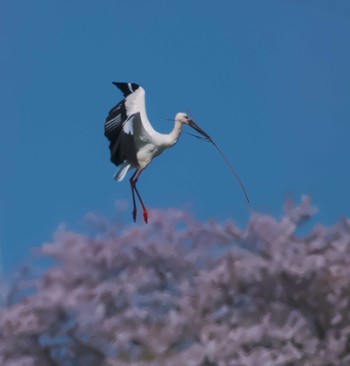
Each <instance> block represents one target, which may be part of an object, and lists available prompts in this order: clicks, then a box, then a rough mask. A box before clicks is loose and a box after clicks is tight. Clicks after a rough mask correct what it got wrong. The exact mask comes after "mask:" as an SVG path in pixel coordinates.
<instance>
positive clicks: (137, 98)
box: [106, 84, 186, 182]
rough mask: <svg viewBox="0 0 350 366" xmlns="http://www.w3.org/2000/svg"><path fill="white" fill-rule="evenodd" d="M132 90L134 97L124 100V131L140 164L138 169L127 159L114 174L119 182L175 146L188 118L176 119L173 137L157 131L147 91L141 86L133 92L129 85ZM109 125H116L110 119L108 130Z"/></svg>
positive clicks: (131, 94)
mask: <svg viewBox="0 0 350 366" xmlns="http://www.w3.org/2000/svg"><path fill="white" fill-rule="evenodd" d="M128 88H129V89H130V94H129V95H127V96H126V98H125V100H124V105H125V109H126V120H125V121H123V127H122V131H123V133H124V134H127V135H130V136H132V137H133V144H134V148H135V152H136V160H137V165H136V166H135V162H132V161H129V160H128V159H127V158H126V159H125V160H124V161H123V162H122V164H121V168H120V169H119V170H118V171H117V173H116V174H115V175H114V179H116V180H117V181H118V182H120V181H122V180H123V179H124V178H125V176H126V174H127V172H128V171H129V170H130V169H131V168H136V169H140V170H144V169H145V168H146V167H147V166H148V165H149V164H150V163H151V161H152V160H153V159H154V158H155V157H157V156H158V155H160V154H161V153H162V152H163V151H164V150H165V149H167V148H169V147H171V146H173V145H175V144H176V142H177V141H178V139H179V136H180V135H181V131H182V125H183V124H184V123H186V120H185V119H184V118H183V117H184V116H186V115H185V113H178V114H177V115H176V117H175V124H174V128H173V130H172V131H171V132H170V133H169V134H162V133H159V132H157V131H155V130H154V128H153V127H152V125H151V123H150V122H149V120H148V117H147V113H146V107H145V91H144V89H143V88H142V87H141V86H139V87H138V88H137V89H136V90H135V91H133V89H132V84H128ZM133 116H134V117H133ZM135 116H137V117H135ZM109 126H112V128H113V127H114V126H115V125H113V119H111V120H110V121H108V119H107V122H106V130H107V131H108V128H109Z"/></svg>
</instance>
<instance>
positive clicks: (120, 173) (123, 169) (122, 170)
mask: <svg viewBox="0 0 350 366" xmlns="http://www.w3.org/2000/svg"><path fill="white" fill-rule="evenodd" d="M130 168H131V165H130V164H129V163H124V164H123V165H122V167H121V168H120V169H119V170H118V171H117V172H116V173H115V174H114V177H113V178H114V179H115V180H116V181H117V182H121V181H122V180H123V179H124V178H125V176H126V174H127V172H128V171H129V169H130Z"/></svg>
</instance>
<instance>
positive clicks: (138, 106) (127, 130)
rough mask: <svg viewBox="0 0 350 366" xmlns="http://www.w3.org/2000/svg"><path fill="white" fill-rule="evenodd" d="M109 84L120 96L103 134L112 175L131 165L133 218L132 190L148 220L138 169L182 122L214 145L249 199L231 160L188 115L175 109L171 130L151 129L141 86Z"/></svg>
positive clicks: (172, 140)
mask: <svg viewBox="0 0 350 366" xmlns="http://www.w3.org/2000/svg"><path fill="white" fill-rule="evenodd" d="M113 84H114V85H115V86H117V87H118V88H119V89H120V90H121V92H122V93H123V95H124V99H123V100H122V101H121V102H119V103H118V104H117V105H116V106H115V107H113V108H112V109H111V110H110V111H109V113H108V116H107V118H106V121H105V125H104V127H105V136H106V137H107V139H108V140H109V142H110V144H109V149H110V153H111V161H112V162H113V163H114V164H115V165H116V166H118V167H120V169H119V170H118V171H117V172H116V173H115V175H114V179H115V180H116V181H118V182H120V181H122V180H123V179H124V178H125V176H126V175H127V173H128V171H129V170H130V169H135V172H134V174H133V175H132V176H131V178H130V185H131V192H132V201H133V211H132V216H133V219H134V221H136V216H137V206H136V197H135V194H136V196H137V198H138V199H139V201H140V204H141V207H142V210H143V218H144V221H145V222H146V223H147V222H148V211H147V208H146V206H145V204H144V203H143V200H142V198H141V195H140V193H139V191H138V189H137V187H136V183H137V182H138V180H139V178H140V175H141V173H142V172H143V171H144V170H145V169H146V167H147V166H148V165H149V164H150V163H151V162H152V160H153V159H154V158H155V157H157V156H158V155H160V154H161V153H162V152H163V151H164V150H165V149H167V148H169V147H172V146H174V145H175V144H176V143H177V141H178V139H179V137H180V135H181V132H182V128H183V126H184V125H188V126H190V127H192V128H193V129H194V130H195V131H197V132H198V133H200V135H201V136H197V135H194V136H195V137H198V138H201V139H204V140H206V141H209V142H211V143H212V144H213V145H214V146H215V148H216V149H217V150H218V151H219V153H220V154H221V155H222V157H223V158H224V159H225V161H226V163H227V164H228V165H229V167H230V169H231V170H232V172H233V173H234V175H235V176H236V178H237V179H238V182H239V184H240V185H241V187H242V189H243V192H244V195H245V197H246V200H247V201H248V202H249V198H248V195H247V192H246V190H245V188H244V186H243V183H242V182H241V180H240V178H239V176H238V174H237V173H236V171H235V170H234V168H233V166H232V165H231V163H230V162H229V161H228V159H227V158H226V157H225V155H224V154H223V153H222V151H221V150H220V148H219V147H218V146H217V145H216V143H215V142H214V141H213V139H212V138H211V137H210V136H209V135H208V134H207V133H206V132H204V131H203V130H202V129H201V128H200V127H199V126H198V125H197V123H196V122H194V120H193V119H192V118H190V116H188V115H187V114H186V113H182V112H180V113H177V114H176V116H175V122H174V128H173V130H172V131H171V132H170V133H169V134H163V133H159V132H157V131H155V130H154V128H153V127H152V125H151V123H150V121H149V120H148V118H147V114H146V106H145V90H144V89H143V88H142V87H141V86H140V85H138V84H135V83H121V82H113Z"/></svg>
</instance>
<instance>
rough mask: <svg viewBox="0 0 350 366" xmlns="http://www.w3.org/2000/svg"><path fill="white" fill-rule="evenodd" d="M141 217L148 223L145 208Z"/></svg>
mask: <svg viewBox="0 0 350 366" xmlns="http://www.w3.org/2000/svg"><path fill="white" fill-rule="evenodd" d="M143 219H144V220H145V223H146V224H147V223H148V212H147V210H143Z"/></svg>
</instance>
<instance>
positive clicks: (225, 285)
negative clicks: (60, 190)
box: [0, 196, 350, 366]
mask: <svg viewBox="0 0 350 366" xmlns="http://www.w3.org/2000/svg"><path fill="white" fill-rule="evenodd" d="M315 213H316V209H315V208H314V207H313V206H312V205H311V202H310V199H309V198H308V197H306V196H305V197H302V200H301V203H300V204H299V205H296V204H295V203H293V202H292V201H288V202H287V203H286V204H285V215H284V216H283V217H281V218H279V219H277V218H274V217H272V216H270V215H265V214H261V213H254V214H252V216H251V218H250V220H249V222H248V224H247V226H246V227H245V228H239V227H238V226H237V225H236V224H235V223H234V222H233V221H227V222H226V223H218V222H215V221H209V222H204V223H203V222H200V221H198V220H196V219H195V218H193V216H192V215H190V214H188V213H186V212H184V211H182V210H176V209H169V210H166V211H153V212H152V215H151V217H152V220H151V223H150V224H149V225H140V226H130V227H124V226H123V225H122V224H120V223H119V224H118V223H116V222H108V221H107V220H105V219H101V218H98V217H97V216H95V215H90V216H89V219H90V222H91V223H92V224H91V225H93V227H94V228H95V230H94V235H92V234H91V235H87V234H82V233H77V232H73V231H69V230H67V229H60V230H58V232H57V233H56V234H55V236H54V239H53V241H52V242H51V243H47V244H44V245H43V246H42V248H41V250H40V253H41V255H43V256H46V257H48V258H50V259H52V260H53V263H52V264H50V265H49V266H47V269H46V270H45V271H44V273H43V274H42V275H34V276H33V275H31V274H30V271H29V272H28V271H25V272H24V273H23V275H22V276H20V278H19V279H18V280H17V281H16V283H14V284H13V285H12V287H10V288H9V290H8V292H7V296H6V299H5V300H6V301H7V302H6V303H5V304H4V306H3V307H2V309H0V364H1V365H3V366H21V365H23V366H34V365H35V366H51V365H52V366H83V365H84V366H90V365H91V366H92V365H102V366H124V365H125V366H126V365H137V366H150V365H162V366H163V365H164V366H175V365H176V366H179V365H189V366H226V365H228V366H231V365H232V366H245V365H247V366H255V365H259V366H271V365H281V366H291V365H300V366H301V365H302V366H316V365H317V366H318V365H320V366H328V365H329V366H331V365H332V366H335V365H344V366H345V365H349V364H350V315H349V310H348V309H349V300H350V221H349V220H347V219H342V220H341V221H340V222H339V223H338V224H336V225H334V226H332V227H325V226H323V225H315V226H314V227H313V228H312V229H310V230H309V232H308V233H306V234H304V231H305V230H300V227H301V225H303V223H304V222H305V221H307V220H309V219H310V218H311V217H312V216H313V215H314V214H315ZM301 232H302V234H301Z"/></svg>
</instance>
